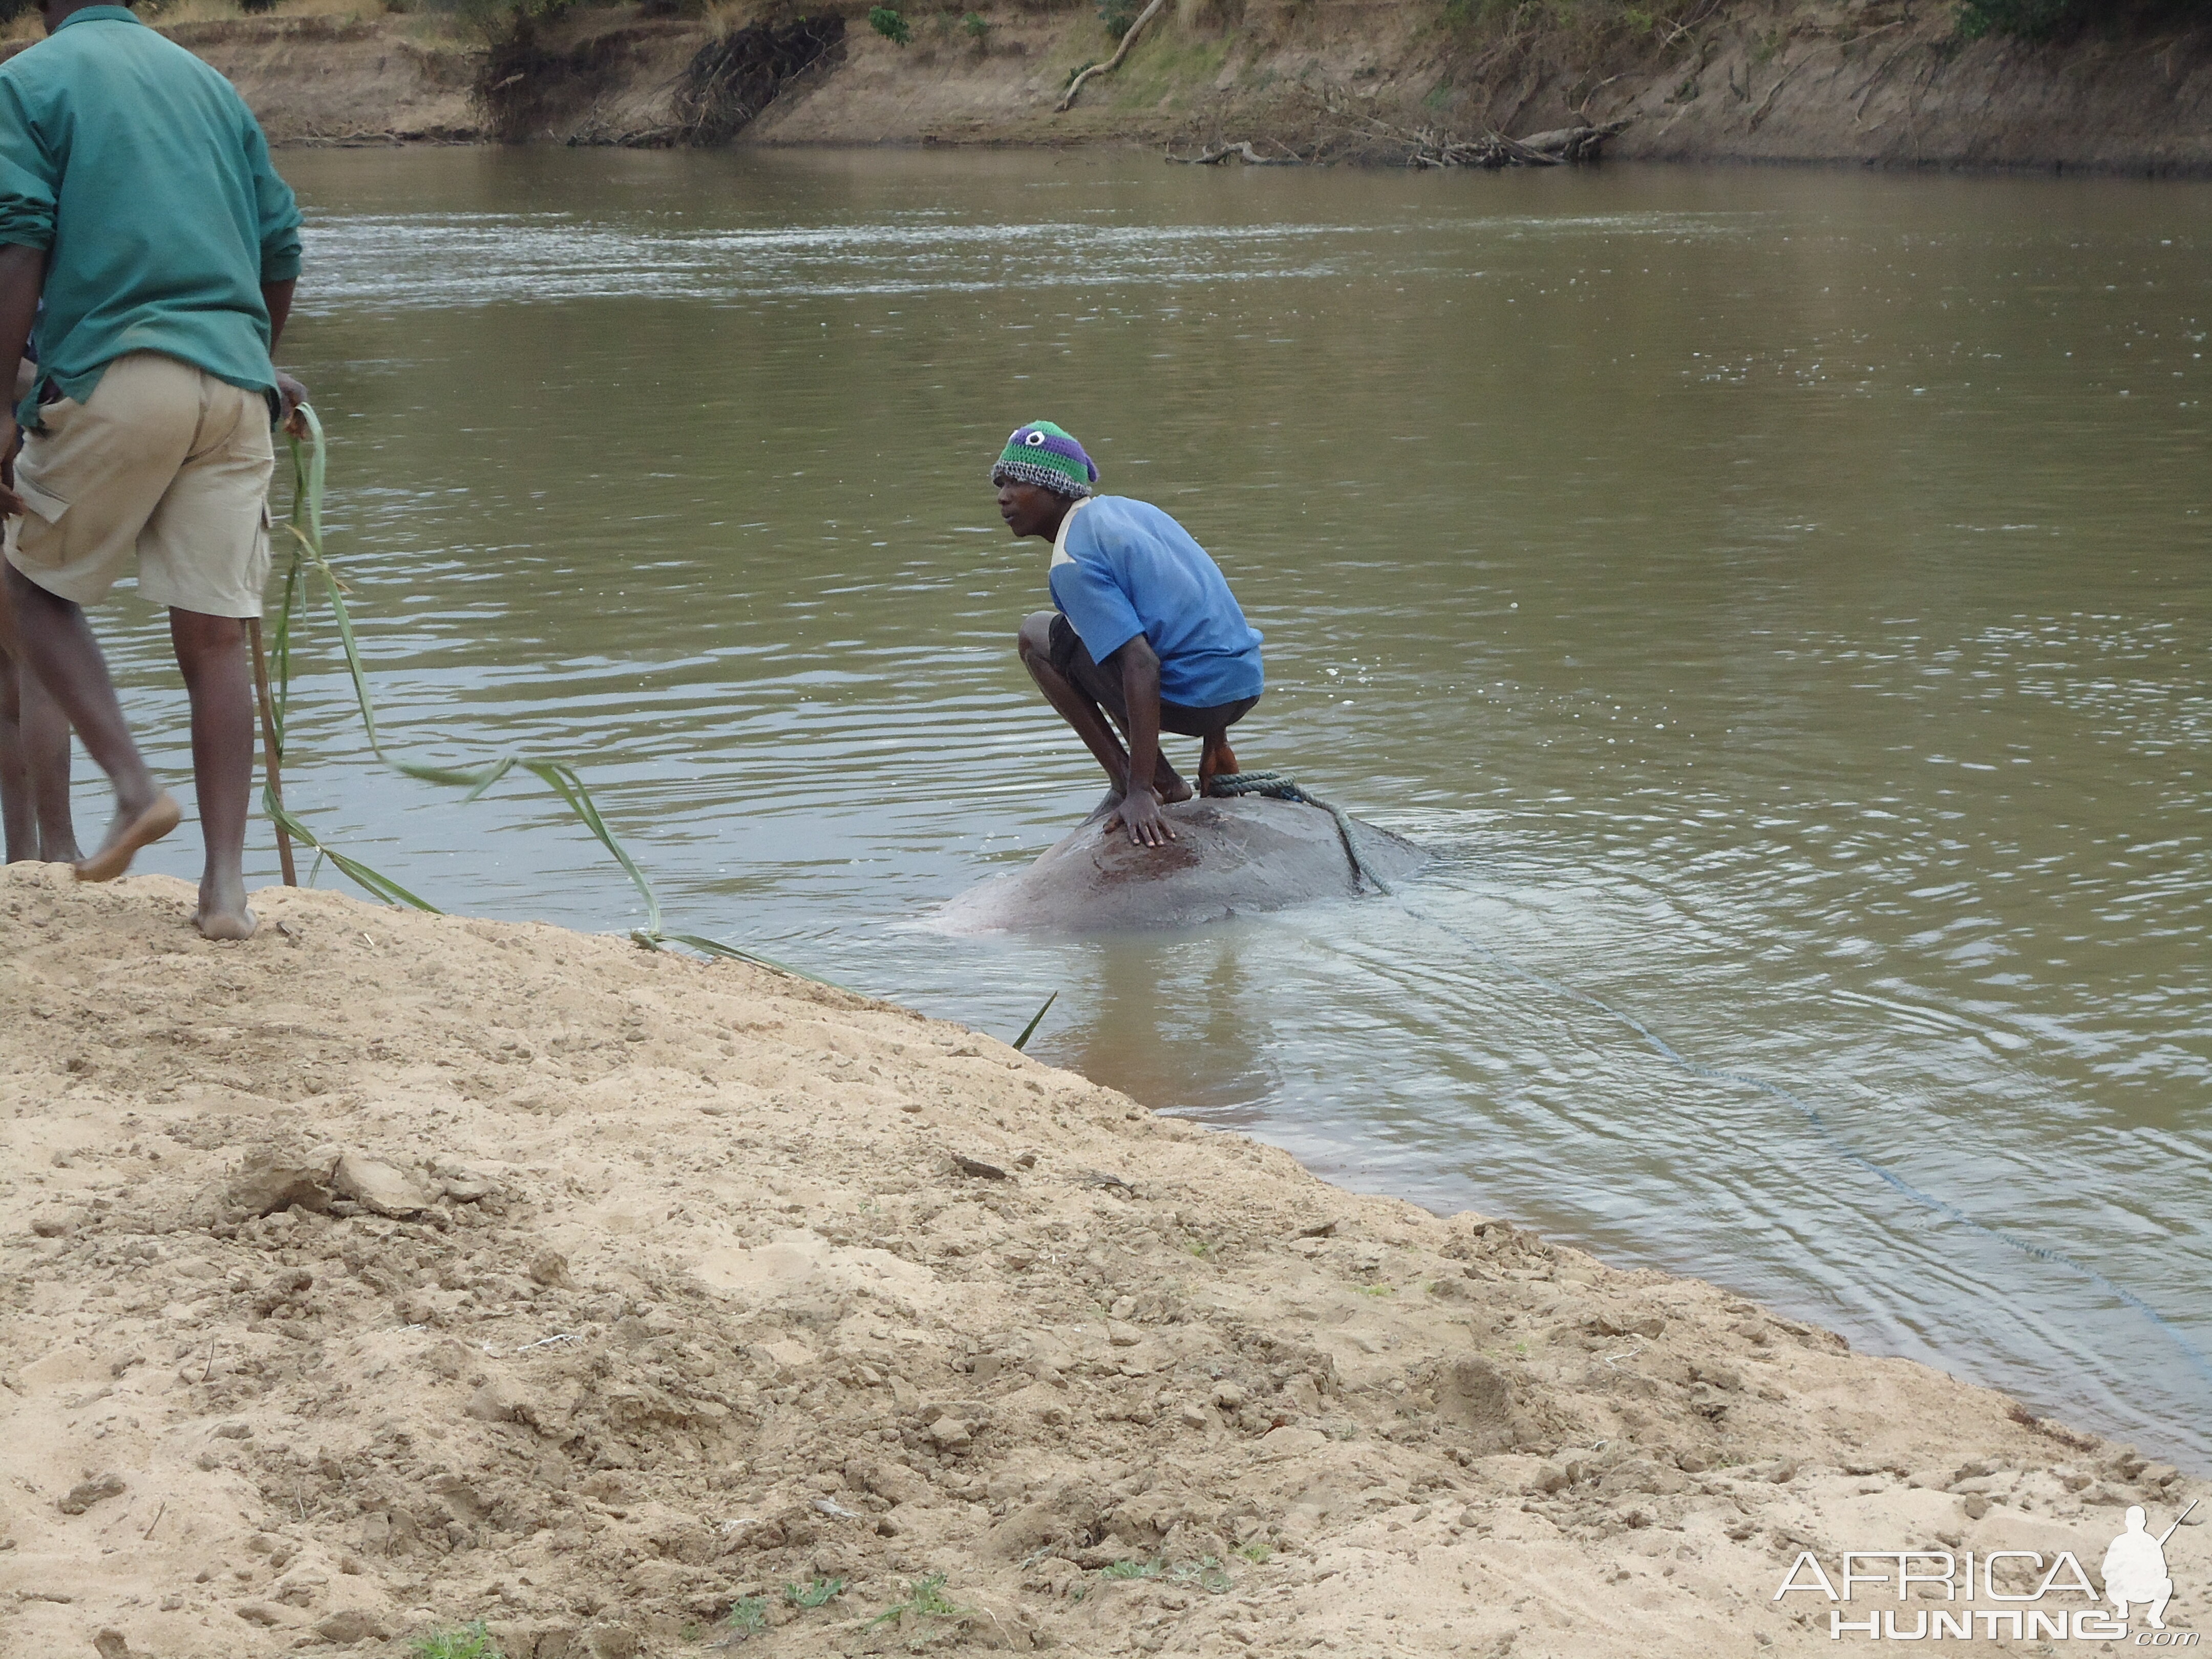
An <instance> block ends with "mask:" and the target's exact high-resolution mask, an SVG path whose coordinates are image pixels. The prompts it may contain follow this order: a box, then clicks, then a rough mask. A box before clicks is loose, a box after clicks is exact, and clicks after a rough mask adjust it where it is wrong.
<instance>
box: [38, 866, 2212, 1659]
mask: <svg viewBox="0 0 2212 1659" xmlns="http://www.w3.org/2000/svg"><path fill="white" fill-rule="evenodd" d="M59 873H60V872H49V871H46V870H38V869H33V870H25V869H23V868H22V867H21V866H19V867H18V868H17V869H15V870H12V871H10V872H8V874H7V876H6V878H4V881H0V960H4V961H5V963H7V964H8V965H7V968H6V970H5V973H4V981H0V1030H4V1036H0V1045H4V1054H5V1061H6V1063H5V1066H4V1079H5V1080H4V1082H0V1131H4V1141H0V1478H4V1480H5V1486H4V1490H5V1491H6V1492H7V1493H8V1501H7V1503H6V1504H5V1505H4V1507H0V1651H4V1652H5V1653H7V1654H9V1655H22V1656H30V1655H38V1656H42V1659H43V1656H51V1655H72V1654H89V1653H91V1652H94V1650H95V1649H96V1650H97V1651H98V1652H99V1653H100V1654H101V1655H102V1656H103V1659H116V1656H118V1655H122V1654H143V1655H155V1656H161V1659H188V1656H218V1655H220V1656H226V1659H230V1656H244V1655H257V1654H274V1653H278V1652H289V1651H294V1650H310V1651H313V1650H322V1649H327V1648H346V1647H354V1648H359V1649H361V1650H363V1651H375V1652H392V1653H398V1652H403V1651H406V1650H408V1649H407V1641H408V1638H411V1637H413V1636H416V1635H418V1634H420V1633H422V1632H426V1631H428V1630H432V1629H436V1628H445V1627H451V1626H454V1625H456V1624H459V1623H460V1622H462V1621H465V1620H472V1619H476V1618H483V1619H485V1620H489V1624H490V1626H491V1629H492V1631H493V1632H494V1634H495V1636H496V1637H497V1638H498V1640H499V1643H500V1644H501V1648H502V1649H503V1650H504V1652H505V1653H506V1655H507V1659H584V1656H595V1659H608V1656H651V1655H660V1654H676V1653H684V1652H699V1651H702V1650H703V1649H702V1648H701V1647H700V1646H697V1645H695V1644H698V1643H701V1642H702V1641H704V1642H725V1643H726V1642H729V1641H732V1640H735V1639H741V1638H742V1637H743V1635H744V1628H745V1627H746V1626H753V1625H758V1626H763V1627H765V1629H766V1630H767V1632H768V1634H767V1636H766V1637H765V1638H764V1639H767V1640H769V1641H772V1642H773V1644H774V1645H775V1651H777V1652H780V1653H792V1654H799V1655H814V1654H826V1653H831V1652H836V1653H847V1652H853V1651H864V1650H877V1649H885V1650H889V1649H896V1650H940V1649H942V1650H954V1649H959V1648H963V1647H987V1648H1005V1649H1012V1650H1027V1649H1030V1648H1035V1647H1043V1646H1047V1645H1058V1646H1061V1647H1064V1648H1066V1649H1068V1650H1071V1651H1074V1652H1078V1653H1085V1654H1088V1653H1102V1654H1103V1653H1118V1652H1126V1651H1168V1652H1187V1651H1189V1652H1200V1653H1229V1652H1238V1651H1246V1652H1253V1653H1268V1654H1273V1653H1289V1652H1293V1651H1303V1650H1308V1649H1316V1650H1324V1651H1328V1650H1335V1651H1344V1652H1350V1653H1357V1654H1360V1655H1384V1654H1401V1653H1402V1654H1444V1653H1450V1654H1484V1655H1492V1656H1496V1655H1503V1654H1504V1652H1505V1651H1506V1650H1508V1649H1509V1648H1514V1647H1516V1646H1517V1648H1518V1650H1520V1651H1522V1652H1524V1653H1541V1654H1548V1653H1553V1652H1557V1653H1561V1654H1565V1653H1567V1652H1569V1651H1577V1652H1580V1651H1587V1650H1589V1649H1590V1647H1591V1644H1592V1642H1593V1640H1594V1639H1595V1640H1602V1639H1605V1638H1620V1636H1622V1635H1623V1634H1624V1633H1626V1634H1627V1635H1629V1636H1631V1637H1632V1638H1633V1639H1634V1640H1635V1641H1637V1642H1638V1644H1641V1645H1642V1646H1643V1647H1644V1648H1645V1649H1647V1650H1650V1652H1652V1653H1654V1654H1657V1655H1662V1656H1675V1655H1680V1656H1685V1659H1687V1656H1691V1655H1693V1654H1694V1655H1699V1656H1704V1655H1707V1654H1711V1653H1713V1652H1736V1651H1741V1652H1745V1653H1751V1652H1754V1651H1757V1650H1758V1649H1759V1647H1763V1646H1765V1645H1768V1644H1771V1643H1773V1642H1779V1643H1781V1644H1784V1645H1785V1646H1786V1645H1790V1644H1796V1645H1797V1646H1800V1647H1802V1648H1805V1649H1807V1650H1811V1649H1813V1648H1814V1647H1818V1648H1820V1649H1822V1650H1826V1649H1828V1648H1829V1646H1830V1644H1829V1641H1828V1636H1827V1631H1826V1604H1825V1603H1822V1604H1820V1606H1819V1607H1818V1608H1817V1609H1815V1608H1814V1607H1811V1606H1809V1605H1808V1604H1807V1601H1806V1599H1805V1598H1802V1597H1792V1598H1790V1601H1789V1602H1785V1603H1784V1605H1783V1606H1782V1607H1776V1606H1774V1605H1773V1604H1772V1602H1771V1601H1770V1599H1769V1598H1770V1596H1771V1592H1772V1590H1773V1588H1774V1586H1775V1585H1776V1583H1778V1580H1779V1578H1780V1576H1781V1573H1782V1571H1783V1570H1784V1568H1785V1567H1786V1566H1787V1565H1788V1564H1789V1562H1790V1559H1791V1558H1792V1557H1793V1556H1794V1555H1795V1553H1796V1552H1797V1551H1798V1550H1799V1549H1800V1548H1820V1549H1832V1548H1834V1547H1841V1546H1844V1545H1847V1544H1848V1545H1853V1546H1858V1547H1866V1546H1869V1545H1872V1544H1875V1543H1876V1542H1877V1541H1881V1540H1889V1539H1894V1540H1895V1541H1896V1542H1897V1543H1898V1544H1899V1545H1902V1544H1904V1543H1906V1542H1919V1541H1930V1538H1929V1535H1930V1534H1935V1535H1940V1536H1946V1537H1952V1538H1961V1539H1964V1540H1965V1541H1967V1542H1968V1543H1969V1544H1975V1545H1978V1547H1983V1548H1987V1547H1990V1546H1991V1545H1992V1544H1996V1543H2001V1542H2005V1541H2015V1540H2018V1539H2022V1538H2033V1539H2034V1540H2037V1542H2034V1543H2031V1544H2029V1545H2028V1546H2027V1547H2042V1548H2050V1547H2052V1546H2051V1542H2050V1541H2051V1539H2054V1538H2057V1537H2061V1536H2063V1537H2065V1538H2067V1539H2068V1540H2069V1544H2068V1546H2067V1547H2074V1548H2077V1549H2079V1550H2081V1551H2082V1552H2083V1553H2084V1559H2087V1560H2089V1561H2090V1562H2091V1564H2092V1565H2093V1564H2094V1559H2095V1552H2097V1551H2100V1550H2101V1547H2102V1544H2103V1542H2104V1541H2106V1539H2108V1538H2109V1537H2110V1536H2111V1535H2112V1533H2113V1532H2114V1531H2116V1530H2117V1529H2118V1522H2117V1516H2118V1510H2116V1509H2115V1508H2113V1507H2111V1505H2112V1504H2118V1503H2119V1502H2121V1501H2125V1500H2136V1499H2140V1500H2142V1501H2148V1502H2151V1503H2154V1504H2158V1505H2160V1506H2161V1513H2162V1512H2163V1506H2164V1505H2165V1504H2167V1503H2168V1502H2170V1501H2171V1500H2172V1498H2174V1497H2176V1496H2177V1495H2179V1492H2181V1491H2182V1489H2183V1488H2184V1487H2185V1486H2188V1484H2189V1483H2187V1482H2185V1481H2180V1480H2176V1479H2175V1477H2174V1476H2173V1474H2172V1471H2171V1470H2170V1469H2164V1468H2158V1467H2155V1466H2151V1467H2146V1466H2145V1465H2144V1463H2143V1461H2142V1459H2140V1458H2137V1457H2134V1456H2131V1455H2127V1454H2125V1453H2124V1452H2122V1451H2116V1450H2114V1449H2109V1448H2104V1447H2100V1446H2097V1445H2095V1444H2093V1443H2091V1442H2088V1441H2087V1440H2086V1439H2081V1440H2080V1441H2078V1442H2076V1443H2069V1441H2068V1440H2067V1439H2065V1438H2062V1437H2060V1436H2061V1435H2063V1431H2053V1430H2051V1429H2050V1428H2048V1427H2047V1426H2045V1427H2042V1428H2038V1427H2035V1426H2033V1425H2023V1424H2021V1423H2019V1422H2015V1421H2014V1420H2012V1419H2010V1418H2009V1417H2008V1402H2007V1401H2004V1400H2003V1399H2002V1397H2000V1396H1996V1395H1990V1394H1989V1393H1986V1392H1983V1391H1978V1390H1975V1389H1968V1388H1966V1387H1964V1386H1961V1385H1960V1384H1958V1383H1954V1382H1951V1381H1949V1380H1948V1379H1946V1378H1944V1377H1942V1376H1937V1375H1936V1374H1934V1373H1932V1372H1929V1371H1928V1370H1923V1369H1921V1368H1918V1367H1917V1366H1914V1365H1911V1364H1906V1363H1905V1362H1902V1361H1898V1360H1889V1359H1870V1358H1860V1357H1855V1356H1852V1355H1850V1354H1848V1353H1846V1352H1844V1346H1843V1345H1842V1343H1841V1342H1840V1341H1839V1340H1837V1339H1835V1338H1833V1337H1831V1336H1828V1335H1826V1334H1823V1333H1821V1332H1820V1331H1817V1330H1814V1329H1809V1328H1806V1327H1804V1326H1802V1325H1798V1324H1794V1323H1792V1322H1789V1321H1787V1320H1783V1319H1778V1318H1775V1317H1773V1316H1770V1315H1768V1314H1766V1313H1764V1312H1762V1311H1761V1310H1759V1309H1758V1308H1756V1307H1754V1306H1752V1305H1751V1304H1747V1303H1744V1302H1741V1301H1739V1300H1736V1299H1735V1298H1733V1297H1730V1296H1729V1295H1728V1294H1727V1293H1725V1292H1723V1291H1720V1290H1717V1289H1715V1288H1714V1287H1712V1286H1711V1285H1703V1284H1698V1283H1692V1282H1686V1281H1681V1280H1674V1279H1666V1278H1663V1277H1661V1276H1658V1275H1655V1274H1650V1273H1617V1272H1613V1271H1612V1270H1610V1269H1608V1268H1607V1267H1604V1266H1602V1265H1601V1264H1600V1263H1598V1262H1596V1261H1592V1260H1590V1259H1589V1257H1587V1256H1584V1255H1579V1254H1577V1253H1576V1252H1574V1251H1572V1250H1568V1249H1560V1248H1558V1247H1556V1246H1553V1245H1551V1244H1547V1243H1544V1242H1543V1241H1541V1240H1540V1239H1538V1238H1536V1237H1534V1236H1532V1235H1530V1234H1528V1233H1527V1232H1524V1231H1517V1230H1516V1229H1515V1228H1514V1227H1512V1226H1510V1225H1507V1224H1505V1223H1503V1222H1498V1221H1486V1220H1483V1219H1480V1218H1476V1217H1474V1216H1459V1217H1455V1218H1451V1219H1449V1220H1440V1219H1437V1218H1433V1217H1431V1216H1429V1215H1427V1214H1426V1213H1425V1212H1420V1211H1419V1210H1416V1209H1413V1208H1412V1207H1411V1206H1407V1205H1403V1204H1400V1203H1395V1202H1391V1201H1388V1200H1376V1199H1364V1198H1355V1197H1352V1196H1349V1195H1347V1194H1344V1193H1341V1192H1339V1191H1337V1190H1335V1189H1334V1188H1329V1187H1328V1186H1326V1185H1324V1184H1323V1183H1322V1182H1319V1181H1316V1180H1315V1179H1313V1178H1312V1177H1310V1176H1308V1175H1306V1174H1305V1173H1304V1172H1303V1171H1302V1170H1299V1169H1298V1168H1297V1166H1296V1165H1295V1164H1293V1163H1292V1162H1291V1160H1290V1159H1289V1158H1287V1157H1285V1156H1284V1155H1283V1154H1281V1153H1279V1152H1273V1151H1271V1150H1268V1149H1267V1148H1264V1147H1261V1146H1257V1145H1255V1144H1254V1143H1252V1142H1250V1141H1249V1140H1246V1139H1243V1138H1241V1137H1237V1136H1234V1135H1228V1134H1220V1133H1210V1132H1206V1131H1203V1130H1200V1129H1197V1128H1194V1127H1190V1126H1188V1125H1184V1124H1181V1123H1177V1122H1174V1121H1167V1120H1163V1119H1159V1118H1157V1117H1154V1116H1152V1115H1151V1114H1149V1113H1147V1112H1146V1111H1144V1110H1142V1109H1139V1108H1138V1107H1136V1106H1135V1105H1133V1104H1132V1103H1130V1102H1129V1101H1127V1099H1125V1098H1123V1097H1120V1096H1118V1095H1115V1094H1113V1093H1111V1092H1109V1091H1105V1090H1102V1089H1098V1088H1096V1087H1094V1086H1092V1085H1090V1084H1089V1083H1086V1082H1085V1081H1084V1080H1083V1079H1081V1078H1079V1077H1075V1076H1073V1075H1071V1074H1069V1073H1064V1072H1057V1071H1054V1070H1052V1069H1051V1068H1049V1067H1048V1066H1042V1065H1039V1064H1037V1063H1036V1062H1034V1061H1032V1060H1027V1059H1024V1057H1022V1056H1021V1055H1019V1054H1015V1053H1013V1052H1012V1050H1010V1049H1008V1048H1005V1047H1003V1046H1002V1045H1000V1044H999V1043H997V1042H992V1041H990V1040H988V1039H986V1038H982V1037H978V1036H975V1035H974V1034H973V1033H970V1032H968V1031H965V1030H960V1029H958V1028H957V1027H953V1026H949V1025H944V1024H935V1023H933V1022H930V1021H927V1020H924V1019H922V1018H919V1017H918V1016H916V1015H914V1014H912V1013H909V1012H905V1011H902V1010H901V1009H898V1008H896V1007H891V1006H886V1005H883V1004H879V1003H871V1002H867V1001H864V1000H860V999H859V998H854V997H848V996H845V995H842V994H838V993H835V992H829V991H824V990H822V989H820V988H818V987H811V986H808V985H804V984H800V983H797V982H794V981H788V980H785V979H781V978H779V977H777V976H775V975H770V974H768V973H764V972H760V971H757V970H754V969H749V968H745V967H741V966H735V965H729V964H724V965H718V966H712V967H709V966H705V965H702V964H699V963H693V962H690V961H688V960H681V959H678V958H675V957H655V956H649V955H647V954H645V953H644V952H641V951H637V950H635V949H634V948H632V947H631V946H629V945H627V944H625V943H623V942H620V941H617V940H613V939H592V938H584V937H581V936H579V935H576V934H573V933H565V932H562V931H561V930H559V929H556V928H552V927H511V926H504V925H495V924H491V923H487V922H480V921H463V920H459V919H453V918H444V917H431V916H417V915H410V914H406V913H402V912H396V911H392V910H386V909H380V908H373V907H371V906H368V905H364V904H360V903H356V902H353V901H351V900H349V899H345V898H342V897H339V896H334V895H331V894H327V893H319V892H318V893H307V892H289V891H282V890H271V891H269V892H265V893H263V894H262V895H260V896H258V898H257V899H256V901H255V902H256V903H257V905H258V907H259V908H260V909H261V912H262V915H264V918H265V919H266V921H267V923H268V925H267V926H266V927H264V932H263V934H262V936H261V937H260V938H259V939H255V940H253V941H252V942H251V943H249V944H247V945H210V944H207V943H204V942H203V941H202V940H200V939H197V937H196V936H195V935H194V934H193V933H191V929H190V928H189V927H187V925H186V923H185V915H186V912H187V910H188V908H189V906H190V902H191V895H190V891H189V890H188V889H186V888H185V887H184V886H183V885H182V884H178V883H174V882H171V881H168V880H166V879H161V878H145V879H138V880H131V881H126V882H124V883H121V884H117V885H116V886H113V887H111V888H106V889H77V888H74V887H72V886H70V885H69V884H67V883H66V880H65V878H64V879H63V880H56V879H55V877H56V876H57V875H58V874H59ZM1947 1488H1950V1489H1951V1490H1947ZM2200 1513H2202V1511H2200ZM2203 1536H2204V1534H2202V1533H2200V1532H2197V1531H2194V1530H2191V1531H2186V1532H2184V1533H2182V1534H2178V1536H2177V1541H2176V1542H2175V1544H2174V1545H2173V1546H2172V1553H2173V1555H2174V1557H2175V1559H2176V1562H2177V1566H2176V1571H2175V1577H2176V1578H2177V1579H2178V1580H2180V1581H2182V1582H2183V1583H2184V1591H2183V1596H2184V1599H2183V1600H2179V1601H2177V1602H2176V1604H2175V1611H2172V1612H2169V1614H2168V1620H2169V1622H2170V1623H2173V1622H2177V1615H2178V1616H2179V1622H2181V1623H2186V1622H2187V1613H2188V1607H2187V1606H2186V1598H2187V1597H2188V1596H2190V1595H2195V1594H2198V1593H2199V1590H2198V1587H2200V1586H2201V1585H2202V1584H2203V1581H2204V1574H2203V1572H2202V1571H2200V1570H2198V1568H2197V1567H2196V1566H2191V1567H2190V1568H2189V1569H2188V1570H2187V1571H2184V1570H2183V1566H2182V1563H2183V1561H2184V1560H2185V1559H2186V1560H2188V1561H2191V1562H2193V1561H2194V1560H2195V1555H2194V1553H2190V1552H2191V1551H2192V1550H2193V1548H2194V1541H2195V1540H2197V1539H2199V1538H2202V1537H2203ZM940 1575H941V1577H940ZM836 1581H842V1589H836V1590H835V1591H834V1593H833V1591H832V1589H831V1587H832V1585H833V1584H834V1583H836ZM794 1593H795V1594H794ZM808 1600H812V1601H818V1602H819V1603H820V1604H819V1605H817V1606H811V1607H810V1606H805V1605H802V1603H803V1602H804V1601H808ZM900 1609H903V1611H901V1610H900ZM733 1613H734V1615H735V1623H734V1624H733V1623H732V1615H733Z"/></svg>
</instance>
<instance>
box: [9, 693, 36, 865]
mask: <svg viewBox="0 0 2212 1659" xmlns="http://www.w3.org/2000/svg"><path fill="white" fill-rule="evenodd" d="M29 679H30V676H29V675H28V674H27V672H25V671H23V669H22V668H21V665H19V664H18V663H17V662H16V660H15V658H14V657H13V656H11V655H9V653H8V652H7V651H6V650H5V649H0V830H4V834H5V836H6V840H7V848H8V862H9V863H10V864H21V863H22V862H24V861H25V860H28V859H35V858H37V857H38V856H39V815H38V810H37V807H36V805H35V804H34V803H33V801H32V799H31V773H30V767H29V765H28V763H27V762H26V760H25V759H24V756H23V696H22V688H23V684H24V682H25V681H27V680H29ZM32 683H33V684H35V683H36V682H32Z"/></svg>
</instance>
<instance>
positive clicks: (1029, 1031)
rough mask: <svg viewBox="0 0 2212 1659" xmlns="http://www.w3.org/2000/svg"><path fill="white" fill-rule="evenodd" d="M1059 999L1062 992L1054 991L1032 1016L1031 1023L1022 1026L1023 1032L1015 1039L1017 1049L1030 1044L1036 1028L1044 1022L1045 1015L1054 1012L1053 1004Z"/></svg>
mask: <svg viewBox="0 0 2212 1659" xmlns="http://www.w3.org/2000/svg"><path fill="white" fill-rule="evenodd" d="M1059 1000H1060V993H1059V992H1057V991H1054V993H1053V994H1051V995H1050V996H1048V997H1047V998H1046V999H1045V1000H1044V1006H1043V1007H1042V1008H1040V1009H1038V1010H1037V1011H1036V1012H1035V1013H1033V1014H1031V1015H1030V1023H1029V1024H1026V1025H1024V1026H1023V1027H1022V1034H1021V1035H1020V1036H1018V1037H1016V1038H1015V1039H1014V1047H1015V1048H1017V1049H1025V1048H1028V1047H1029V1046H1030V1038H1031V1037H1033V1036H1036V1028H1037V1027H1038V1026H1040V1025H1042V1024H1044V1017H1045V1016H1046V1015H1047V1014H1048V1013H1050V1012H1052V1005H1053V1004H1054V1003H1055V1002H1057V1001H1059Z"/></svg>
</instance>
